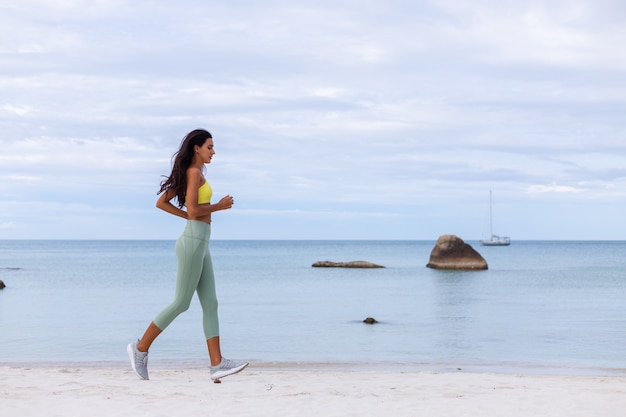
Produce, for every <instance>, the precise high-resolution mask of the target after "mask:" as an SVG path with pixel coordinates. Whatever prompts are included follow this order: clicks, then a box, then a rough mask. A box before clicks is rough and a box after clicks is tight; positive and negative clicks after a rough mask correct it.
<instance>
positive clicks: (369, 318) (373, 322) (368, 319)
mask: <svg viewBox="0 0 626 417" xmlns="http://www.w3.org/2000/svg"><path fill="white" fill-rule="evenodd" d="M363 323H367V324H376V323H378V320H376V319H375V318H374V317H368V318H366V319H365V320H363Z"/></svg>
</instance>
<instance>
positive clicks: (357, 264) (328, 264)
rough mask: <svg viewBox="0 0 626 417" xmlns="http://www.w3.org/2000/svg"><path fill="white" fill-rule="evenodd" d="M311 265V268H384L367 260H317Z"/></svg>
mask: <svg viewBox="0 0 626 417" xmlns="http://www.w3.org/2000/svg"><path fill="white" fill-rule="evenodd" d="M311 266H312V267H313V268H384V266H382V265H376V264H373V263H371V262H367V261H351V262H332V261H317V262H315V263H314V264H313V265H311Z"/></svg>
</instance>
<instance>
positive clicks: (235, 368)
mask: <svg viewBox="0 0 626 417" xmlns="http://www.w3.org/2000/svg"><path fill="white" fill-rule="evenodd" d="M246 366H248V362H245V363H237V362H235V361H231V360H230V359H226V358H222V362H220V364H219V365H217V366H211V379H212V380H214V381H215V380H218V379H220V378H224V377H225V376H228V375H233V374H236V373H238V372H241V371H243V370H244V368H245V367H246Z"/></svg>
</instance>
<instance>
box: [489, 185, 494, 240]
mask: <svg viewBox="0 0 626 417" xmlns="http://www.w3.org/2000/svg"><path fill="white" fill-rule="evenodd" d="M491 206H492V202H491V190H489V237H491V238H493V213H492V210H493V209H492V207H491Z"/></svg>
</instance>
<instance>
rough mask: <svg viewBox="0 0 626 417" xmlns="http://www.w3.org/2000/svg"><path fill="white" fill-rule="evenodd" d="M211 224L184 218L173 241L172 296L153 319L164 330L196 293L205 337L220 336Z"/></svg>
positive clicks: (186, 306) (186, 307)
mask: <svg viewBox="0 0 626 417" xmlns="http://www.w3.org/2000/svg"><path fill="white" fill-rule="evenodd" d="M210 237H211V226H210V225H209V224H207V223H204V222H200V221H197V220H187V226H186V227H185V231H184V232H183V234H182V235H181V236H180V238H178V240H177V241H176V257H177V258H178V272H177V275H176V293H175V294H174V300H173V301H172V302H171V303H170V304H169V305H168V306H167V307H165V308H164V309H163V310H161V312H160V313H159V314H158V315H157V316H156V318H155V319H154V324H156V326H157V327H158V328H159V329H161V330H165V328H166V327H167V326H169V325H170V324H171V323H172V321H174V319H175V318H176V317H178V315H179V314H181V313H182V312H184V311H187V309H188V308H189V305H190V304H191V299H192V297H193V293H194V292H197V293H198V299H199V300H200V305H201V306H202V325H203V328H204V335H205V336H206V338H207V339H210V338H212V337H214V336H219V333H220V329H219V321H218V317H217V296H216V294H215V276H214V275H213V264H212V262H211V253H210V252H209V238H210Z"/></svg>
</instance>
